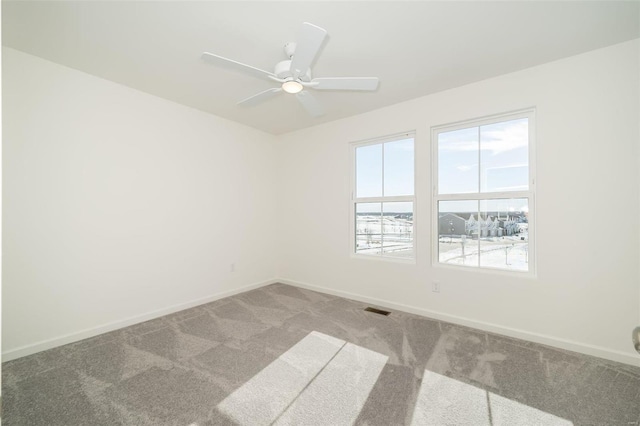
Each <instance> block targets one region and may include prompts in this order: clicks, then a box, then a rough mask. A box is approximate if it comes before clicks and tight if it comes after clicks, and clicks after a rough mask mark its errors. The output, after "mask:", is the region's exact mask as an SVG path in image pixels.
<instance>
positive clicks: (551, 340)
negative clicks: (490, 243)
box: [276, 278, 640, 367]
mask: <svg viewBox="0 0 640 426" xmlns="http://www.w3.org/2000/svg"><path fill="white" fill-rule="evenodd" d="M276 281H277V282H280V283H283V284H289V285H292V286H296V287H301V288H306V289H309V290H315V291H319V292H321V293H328V294H332V295H334V296H340V297H345V298H348V299H353V300H357V301H360V302H364V303H371V304H374V305H378V306H381V307H384V308H389V309H395V310H398V311H403V312H408V313H412V314H416V315H420V316H423V317H428V318H433V319H437V320H441V321H446V322H450V323H453V324H458V325H463V326H467V327H472V328H476V329H480V330H484V331H488V332H492V333H496V334H502V335H504V336H509V337H514V338H517V339H523V340H528V341H530V342H535V343H540V344H543V345H547V346H553V347H556V348H560V349H565V350H569V351H573V352H579V353H583V354H586V355H591V356H596V357H599V358H604V359H608V360H612V361H617V362H622V363H624V364H629V365H633V366H636V367H640V358H639V357H638V356H637V355H634V354H627V353H625V352H622V351H616V350H611V349H607V348H603V347H600V346H594V345H589V344H586V343H580V342H575V341H572V340H567V339H562V338H558V337H553V336H549V335H544V334H539V333H532V332H529V331H525V330H520V329H516V328H511V327H505V326H501V325H498V324H492V323H488V322H484V321H477V320H474V319H471V318H465V317H460V316H457V315H450V314H445V313H443V312H437V311H432V310H429V309H423V308H418V307H415V306H410V305H405V304H402V303H394V302H389V301H387V300H381V299H376V298H373V297H368V296H363V295H361V294H355V293H350V292H347V291H340V290H334V289H332V288H328V287H322V286H318V285H314V284H308V283H304V282H300V281H295V280H290V279H286V278H280V279H278V280H276Z"/></svg>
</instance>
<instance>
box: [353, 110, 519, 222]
mask: <svg viewBox="0 0 640 426" xmlns="http://www.w3.org/2000/svg"><path fill="white" fill-rule="evenodd" d="M528 141H529V128H528V119H527V118H520V119H516V120H509V121H503V122H500V123H494V124H489V125H483V126H475V127H470V128H465V129H459V130H454V131H449V132H442V133H439V134H438V135H437V143H438V192H439V193H440V194H467V193H468V194H472V193H478V192H482V193H486V192H508V191H526V190H528V188H529V186H528V184H529V143H528ZM413 193H414V139H413V138H406V139H400V140H397V141H392V142H386V143H384V144H375V145H365V146H361V147H358V148H356V197H358V198H361V197H381V196H397V195H413ZM385 204H386V205H385V206H384V207H381V206H380V204H379V203H377V204H372V203H367V204H361V205H359V206H358V208H357V211H358V212H360V213H365V212H372V213H373V212H380V210H381V209H384V210H385V211H388V212H410V211H412V204H411V203H388V204H387V203H385ZM479 209H480V211H497V210H500V211H505V212H509V211H528V203H527V200H526V199H502V200H495V201H483V202H481V203H480V204H479V203H478V201H457V202H441V203H440V207H439V210H440V211H443V212H445V211H446V212H471V211H475V212H477V211H478V210H479Z"/></svg>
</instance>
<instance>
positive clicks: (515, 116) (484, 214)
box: [432, 110, 535, 272]
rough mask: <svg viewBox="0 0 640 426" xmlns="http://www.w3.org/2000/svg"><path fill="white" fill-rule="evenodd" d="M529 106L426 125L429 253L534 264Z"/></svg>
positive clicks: (528, 267)
mask: <svg viewBox="0 0 640 426" xmlns="http://www.w3.org/2000/svg"><path fill="white" fill-rule="evenodd" d="M533 128H534V111H533V110H527V111H521V112H518V113H512V114H506V115H502V116H497V117H490V118H487V119H482V120H475V121H471V122H466V123H461V124H456V125H451V126H441V127H437V128H434V129H433V131H432V144H433V150H434V151H433V157H432V158H433V162H434V167H433V173H434V175H433V182H434V187H433V198H434V199H433V206H434V214H433V218H434V233H433V235H437V236H438V238H437V242H435V243H434V254H435V255H434V261H435V262H437V263H440V264H445V265H459V266H466V267H473V268H493V269H503V270H510V271H521V272H533V270H534V268H533V265H534V250H533V243H534V241H533V213H534V212H533V210H534V208H533V207H534V206H533V204H534V203H533V201H534V183H535V179H534V167H533V158H534V156H533V145H534V143H533V142H534V141H533Z"/></svg>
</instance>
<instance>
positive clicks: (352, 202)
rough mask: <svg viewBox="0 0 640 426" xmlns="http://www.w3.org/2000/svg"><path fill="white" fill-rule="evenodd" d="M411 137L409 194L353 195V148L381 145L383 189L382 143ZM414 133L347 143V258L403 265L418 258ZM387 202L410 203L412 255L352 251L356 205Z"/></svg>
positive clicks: (355, 174)
mask: <svg viewBox="0 0 640 426" xmlns="http://www.w3.org/2000/svg"><path fill="white" fill-rule="evenodd" d="M408 138H411V139H413V195H394V196H380V197H360V198H358V197H356V194H357V192H356V190H357V173H358V170H357V156H356V150H357V149H358V148H360V147H363V146H371V145H382V187H383V191H384V144H385V143H387V142H394V141H398V140H402V139H408ZM416 148H417V144H416V132H415V130H412V131H407V132H401V133H395V134H392V135H387V136H382V137H378V138H374V139H366V140H361V141H355V142H350V143H349V149H350V169H351V175H350V180H351V185H350V187H351V191H350V195H349V251H350V257H351V258H355V259H367V260H382V261H388V262H398V263H405V264H416V260H417V258H418V241H417V238H416V235H417V229H418V228H417V215H416V213H417V202H416V169H417V155H416ZM389 202H411V203H412V205H413V231H412V238H413V240H412V242H413V257H412V258H402V257H397V256H388V255H385V254H384V251H381V253H380V254H379V255H371V254H361V253H357V252H356V237H357V236H356V205H357V204H362V203H389Z"/></svg>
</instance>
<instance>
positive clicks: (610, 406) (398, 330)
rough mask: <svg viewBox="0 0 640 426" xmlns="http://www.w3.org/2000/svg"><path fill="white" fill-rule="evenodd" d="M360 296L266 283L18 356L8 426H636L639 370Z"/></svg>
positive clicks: (9, 381)
mask: <svg viewBox="0 0 640 426" xmlns="http://www.w3.org/2000/svg"><path fill="white" fill-rule="evenodd" d="M367 306H368V305H366V304H364V303H360V302H356V301H353V300H348V299H344V298H339V297H335V296H332V295H327V294H322V293H318V292H313V291H309V290H304V289H299V288H296V287H292V286H288V285H284V284H273V285H270V286H266V287H263V288H259V289H256V290H252V291H249V292H246V293H242V294H238V295H235V296H232V297H228V298H226V299H221V300H217V301H215V302H212V303H209V304H206V305H201V306H198V307H195V308H192V309H188V310H185V311H181V312H178V313H175V314H172V315H168V316H165V317H162V318H158V319H155V320H152V321H148V322H145V323H141V324H137V325H134V326H131V327H127V328H123V329H120V330H117V331H114V332H111V333H106V334H103V335H100V336H96V337H93V338H90V339H86V340H83V341H80V342H76V343H73V344H69V345H65V346H61V347H58V348H54V349H51V350H47V351H43V352H40V353H37V354H34V355H31V356H27V357H23V358H20V359H17V360H14V361H9V362H6V363H4V364H3V365H2V397H3V398H2V399H3V401H2V423H3V425H5V426H11V425H47V426H49V425H64V426H71V425H91V426H94V425H142V426H146V425H149V426H152V425H153V426H157V425H179V426H212V425H247V426H249V425H251V426H253V425H309V426H310V425H332V426H333V425H350V424H357V425H385V426H386V425H474V426H476V425H484V424H486V425H509V426H512V425H524V426H535V425H625V426H628V425H632V424H640V368H636V367H632V366H628V365H624V364H618V363H615V362H612V361H607V360H603V359H598V358H594V357H590V356H586V355H582V354H577V353H573V352H568V351H563V350H560V349H555V348H551V347H547V346H543V345H539V344H534V343H531V342H526V341H523V340H518V339H512V338H508V337H504V336H500V335H496V334H491V333H486V332H483V331H479V330H475V329H472V328H467V327H461V326H457V325H453V324H449V323H445V322H441V321H436V320H432V319H429V318H424V317H420V316H416V315H412V314H408V313H403V312H397V311H392V313H391V315H389V316H382V315H378V314H376V313H372V312H366V311H364V308H365V307H367ZM634 422H635V423H634Z"/></svg>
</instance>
